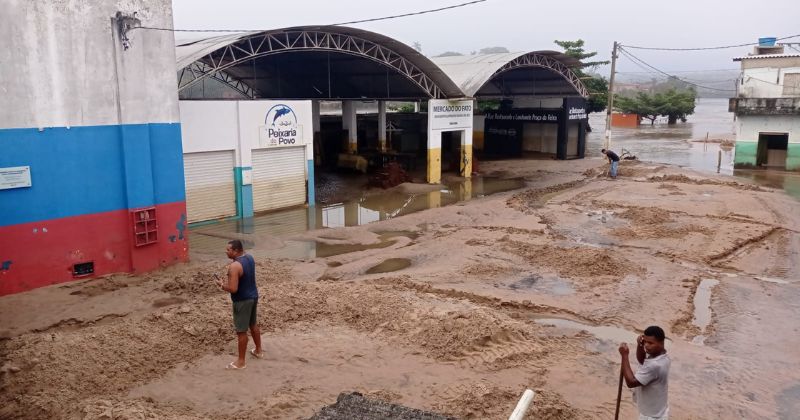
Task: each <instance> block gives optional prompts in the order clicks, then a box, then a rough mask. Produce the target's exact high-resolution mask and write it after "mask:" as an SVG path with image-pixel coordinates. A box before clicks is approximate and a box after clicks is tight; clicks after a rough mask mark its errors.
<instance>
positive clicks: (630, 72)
mask: <svg viewBox="0 0 800 420" xmlns="http://www.w3.org/2000/svg"><path fill="white" fill-rule="evenodd" d="M664 71H666V72H667V73H707V72H717V71H719V72H722V71H727V72H733V71H735V72H740V71H741V69H739V68H736V69H698V70H664ZM652 72H653V71H652V70H648V71H618V72H617V74H638V73H652Z"/></svg>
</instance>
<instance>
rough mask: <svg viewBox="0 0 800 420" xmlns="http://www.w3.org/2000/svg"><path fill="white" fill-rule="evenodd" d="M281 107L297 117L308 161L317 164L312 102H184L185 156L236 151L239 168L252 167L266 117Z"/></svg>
mask: <svg viewBox="0 0 800 420" xmlns="http://www.w3.org/2000/svg"><path fill="white" fill-rule="evenodd" d="M277 104H283V105H287V106H289V107H290V108H291V109H292V110H293V111H294V112H295V115H297V119H298V125H299V131H300V133H298V135H299V137H300V138H301V139H302V142H300V141H299V142H298V143H297V146H305V149H306V150H305V157H306V160H313V158H314V147H313V143H314V142H313V136H314V130H313V123H312V109H311V108H312V107H311V101H180V110H181V130H182V134H183V150H184V152H185V153H194V152H210V151H218V150H236V166H240V167H247V166H252V150H253V149H259V148H261V144H260V139H261V137H260V132H261V130H262V129H263V127H264V125H265V120H264V119H265V118H266V114H267V112H268V111H269V109H270V108H271V107H273V106H275V105H277Z"/></svg>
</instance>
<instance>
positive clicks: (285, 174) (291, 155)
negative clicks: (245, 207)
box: [253, 147, 306, 212]
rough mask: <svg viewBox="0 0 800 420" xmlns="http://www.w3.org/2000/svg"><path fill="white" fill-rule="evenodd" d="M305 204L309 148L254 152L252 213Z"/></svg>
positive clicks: (285, 148) (286, 148)
mask: <svg viewBox="0 0 800 420" xmlns="http://www.w3.org/2000/svg"><path fill="white" fill-rule="evenodd" d="M305 202H306V148H305V147H283V148H273V149H260V150H253V211H256V212H260V211H266V210H275V209H280V208H285V207H291V206H296V205H300V204H303V203H305Z"/></svg>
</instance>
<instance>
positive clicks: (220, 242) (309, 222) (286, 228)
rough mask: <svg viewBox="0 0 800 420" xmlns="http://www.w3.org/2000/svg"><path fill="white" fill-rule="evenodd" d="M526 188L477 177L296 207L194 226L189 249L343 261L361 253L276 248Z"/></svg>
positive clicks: (310, 245) (518, 181) (308, 244)
mask: <svg viewBox="0 0 800 420" xmlns="http://www.w3.org/2000/svg"><path fill="white" fill-rule="evenodd" d="M524 186H525V180H524V179H522V178H512V179H501V178H490V177H473V178H468V179H463V180H460V181H457V182H452V183H448V184H445V185H444V188H442V186H438V187H436V188H430V187H429V186H428V185H427V184H419V185H413V186H412V187H413V188H408V189H406V190H403V189H390V190H387V191H378V192H376V191H374V190H372V191H369V192H365V193H364V195H363V196H362V197H359V198H356V199H353V200H349V201H346V202H341V203H332V204H324V205H323V204H317V205H316V206H311V207H295V208H291V209H286V210H281V211H276V212H271V213H266V214H261V215H257V216H255V217H252V218H248V219H233V220H223V221H215V222H209V223H205V224H199V225H193V226H191V227H190V234H189V249H190V250H191V251H192V252H196V253H200V254H211V255H220V254H221V255H224V251H225V246H226V244H227V242H228V241H230V240H232V239H240V240H242V241H243V242H244V243H245V248H247V250H248V252H249V253H251V254H253V255H254V256H256V257H278V258H295V259H306V258H315V257H324V256H332V255H340V254H343V253H347V252H355V251H356V250H357V249H356V250H353V251H347V250H345V247H344V246H339V245H330V244H324V245H320V244H321V243H322V242H318V243H314V242H313V241H285V242H284V246H283V247H279V248H276V244H277V245H278V246H280V243H281V240H280V238H287V237H292V236H298V235H302V234H304V233H306V232H308V231H311V230H316V229H323V228H340V227H350V226H361V225H366V224H369V223H373V222H379V221H383V220H389V219H393V218H396V217H400V216H403V215H407V214H411V213H414V212H418V211H423V210H427V209H433V208H439V207H444V206H448V205H452V204H456V203H459V202H462V201H468V200H472V199H476V198H481V197H485V196H487V195H491V194H496V193H501V192H506V191H512V190H515V189H519V188H522V187H524ZM353 188H360V187H353ZM380 234H381V235H382V236H383V235H385V237H386V238H391V237H393V236H405V237H408V238H410V239H411V240H414V239H415V238H416V237H417V236H418V234H416V233H413V232H383V233H380ZM386 246H389V245H386ZM331 247H333V248H331ZM367 249H369V248H367ZM318 251H319V252H318Z"/></svg>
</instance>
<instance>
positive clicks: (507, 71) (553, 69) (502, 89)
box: [431, 50, 589, 98]
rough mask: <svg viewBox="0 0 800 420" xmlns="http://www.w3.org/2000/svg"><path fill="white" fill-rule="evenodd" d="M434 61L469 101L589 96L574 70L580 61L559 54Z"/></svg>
mask: <svg viewBox="0 0 800 420" xmlns="http://www.w3.org/2000/svg"><path fill="white" fill-rule="evenodd" d="M431 60H432V61H433V62H434V63H436V65H437V66H439V67H440V68H441V69H442V70H443V71H444V72H445V73H446V74H447V75H448V76H449V77H450V79H452V80H453V81H454V82H455V83H456V84H457V85H458V87H459V88H460V89H461V91H462V92H463V94H464V96H468V97H476V98H480V97H509V96H570V95H580V96H583V97H588V96H589V91H588V90H587V89H586V87H585V86H584V85H583V82H581V80H580V79H579V78H578V76H577V75H576V74H575V72H573V71H572V70H571V68H572V67H575V66H578V65H580V61H579V60H577V59H575V58H573V57H570V56H568V55H565V54H564V53H561V52H557V51H547V50H543V51H532V52H527V53H526V52H514V53H498V54H480V55H457V56H448V57H434V58H432V59H431Z"/></svg>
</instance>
